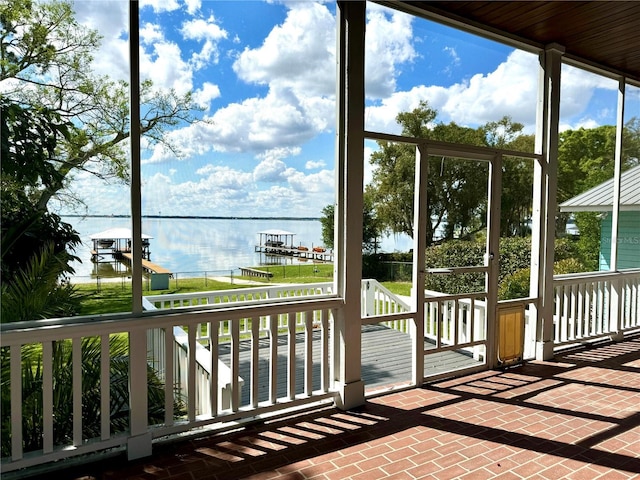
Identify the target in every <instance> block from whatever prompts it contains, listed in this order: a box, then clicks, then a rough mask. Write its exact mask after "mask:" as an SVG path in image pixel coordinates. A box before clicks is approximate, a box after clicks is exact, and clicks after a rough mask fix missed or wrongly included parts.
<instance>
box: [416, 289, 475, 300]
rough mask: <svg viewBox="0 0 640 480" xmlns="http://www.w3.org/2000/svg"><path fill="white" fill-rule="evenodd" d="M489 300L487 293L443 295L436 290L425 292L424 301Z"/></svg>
mask: <svg viewBox="0 0 640 480" xmlns="http://www.w3.org/2000/svg"><path fill="white" fill-rule="evenodd" d="M486 298H487V293H486V292H471V293H455V294H454V293H442V292H436V291H435V290H425V291H424V299H425V301H427V302H432V301H434V300H438V301H443V300H471V299H473V300H485V299H486Z"/></svg>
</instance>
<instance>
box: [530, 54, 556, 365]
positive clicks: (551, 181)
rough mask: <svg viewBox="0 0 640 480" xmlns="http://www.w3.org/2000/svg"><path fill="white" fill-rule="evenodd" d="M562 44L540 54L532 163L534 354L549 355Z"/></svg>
mask: <svg viewBox="0 0 640 480" xmlns="http://www.w3.org/2000/svg"><path fill="white" fill-rule="evenodd" d="M563 54H564V47H562V46H560V45H557V44H551V45H549V46H548V47H547V48H546V49H545V51H544V52H542V53H541V55H540V68H541V71H540V78H539V81H538V115H537V131H536V153H541V154H542V159H541V160H540V162H536V165H535V167H534V180H533V181H534V185H533V190H534V195H533V211H534V212H533V213H534V214H533V231H532V247H531V248H532V251H531V288H530V290H531V296H532V297H537V298H538V299H539V301H538V308H537V309H535V310H536V313H537V329H536V358H537V359H539V360H548V359H550V358H553V311H554V291H553V262H554V246H555V228H556V226H555V217H556V209H557V188H558V136H559V132H558V123H559V119H560V77H561V71H562V55H563Z"/></svg>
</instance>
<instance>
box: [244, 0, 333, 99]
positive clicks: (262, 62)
mask: <svg viewBox="0 0 640 480" xmlns="http://www.w3.org/2000/svg"><path fill="white" fill-rule="evenodd" d="M287 7H289V8H290V10H289V11H288V12H287V17H286V19H285V21H284V22H283V23H282V24H281V25H276V26H275V27H274V28H273V29H272V30H271V32H270V33H269V35H268V36H267V37H266V38H265V40H264V42H263V43H262V45H261V46H260V47H258V48H256V49H249V48H245V50H244V51H243V52H242V53H241V54H240V55H239V57H238V59H237V60H236V62H235V63H234V65H233V69H234V71H235V72H236V73H237V75H238V77H239V78H240V79H241V80H243V81H245V82H248V83H256V84H262V85H267V84H268V85H271V86H272V87H278V88H279V89H281V90H290V91H292V92H294V94H295V95H297V96H305V97H308V96H332V95H334V93H335V19H334V17H333V15H332V14H331V13H330V12H329V10H328V9H327V7H326V6H324V5H320V4H317V3H307V2H299V3H297V2H294V3H289V4H287Z"/></svg>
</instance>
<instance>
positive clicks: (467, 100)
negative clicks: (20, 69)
mask: <svg viewBox="0 0 640 480" xmlns="http://www.w3.org/2000/svg"><path fill="white" fill-rule="evenodd" d="M127 8H128V3H127V2H124V1H121V0H111V1H98V0H91V1H89V0H84V1H77V2H76V3H75V10H76V12H77V16H78V20H79V21H80V22H81V23H83V24H86V25H87V26H89V27H91V28H95V29H97V30H98V31H99V32H100V33H101V35H102V36H103V45H102V49H101V51H100V52H99V54H98V55H96V60H95V62H94V65H95V70H96V72H98V73H103V74H108V75H110V76H112V77H115V78H126V77H127V74H128V73H127V72H128V57H127V31H126V28H127V15H128V13H127ZM335 10H336V7H335V5H334V3H332V2H327V3H319V2H311V1H292V2H278V1H272V2H254V1H231V2H225V1H201V0H187V1H185V2H183V1H180V0H155V1H143V2H141V3H140V14H141V19H140V25H141V75H142V77H143V78H152V79H153V81H154V84H155V85H156V86H157V87H158V88H174V89H176V90H177V91H178V92H186V91H193V92H194V95H195V98H196V99H197V101H198V103H199V104H200V105H201V106H202V108H203V109H204V111H203V112H202V117H203V118H205V119H207V120H208V122H207V123H200V124H195V125H180V126H178V127H177V128H175V129H174V130H173V131H171V132H170V133H169V137H170V138H171V140H172V143H173V144H174V145H175V146H177V147H178V148H179V149H180V150H181V151H182V152H183V155H182V157H181V158H179V159H177V158H175V156H174V155H172V154H171V153H170V152H168V151H166V150H163V149H161V148H155V149H145V150H144V151H143V171H142V174H143V214H158V213H161V214H163V215H220V216H247V215H251V216H282V215H286V216H294V217H296V216H299V217H317V216H319V215H320V213H321V210H322V208H323V207H324V206H325V205H327V204H330V203H332V202H333V199H334V189H335V180H334V169H333V167H334V143H335V134H334V125H335V61H336V59H335ZM367 22H368V25H367V56H366V59H367V62H366V63H367V65H366V71H367V74H366V75H367V78H366V93H367V104H368V108H367V112H366V127H367V129H369V130H378V131H384V132H390V133H398V128H397V125H396V124H395V116H396V115H397V114H398V113H399V112H401V111H405V110H409V109H412V108H415V107H416V106H417V105H418V102H419V101H421V100H427V101H428V102H429V103H430V104H431V105H432V106H433V107H434V108H436V109H437V110H438V112H439V116H438V119H439V120H440V121H443V122H446V123H448V122H450V121H455V122H456V123H458V124H460V125H467V126H471V127H477V126H479V125H482V124H484V123H486V122H488V121H494V120H499V119H500V118H502V117H503V116H504V115H510V116H511V117H512V118H513V119H514V120H516V121H519V122H522V123H523V124H524V125H525V130H526V131H527V132H533V128H534V122H535V101H536V92H537V86H536V80H537V72H536V57H535V56H534V55H532V54H530V53H527V52H522V51H516V50H514V49H513V48H510V47H507V46H505V45H501V44H498V43H495V42H492V41H489V40H486V39H482V38H479V37H476V36H473V35H470V34H466V33H462V32H459V31H456V30H453V29H450V28H447V27H444V26H442V25H438V24H436V23H433V22H428V21H425V20H421V19H416V18H412V17H410V16H408V15H404V14H401V13H397V12H393V11H391V10H388V9H385V8H382V7H379V6H376V5H373V4H370V5H369V7H368V11H367ZM565 73H566V75H565V76H564V78H563V98H565V99H566V101H565V103H563V107H562V112H561V114H562V118H561V123H562V128H564V129H566V128H578V127H581V126H586V127H591V126H597V125H602V124H613V123H614V121H615V105H616V91H615V89H616V84H615V82H613V81H611V80H607V79H604V78H602V77H597V76H595V75H592V74H588V73H586V72H583V71H579V70H577V69H572V68H567V69H566V72H565ZM374 147H375V144H368V145H367V148H366V149H365V155H369V154H370V152H371V150H372V149H373V148H374ZM370 174H371V172H370V171H369V167H368V168H367V173H366V175H367V178H369V177H370ZM72 189H73V190H74V192H75V193H76V194H77V195H79V196H80V197H81V198H84V200H85V202H86V204H87V206H88V210H87V211H88V213H90V214H127V213H129V193H128V189H127V188H126V187H123V186H121V185H116V184H104V183H99V182H97V181H96V180H95V179H92V178H90V177H86V176H84V175H79V176H78V177H77V179H76V181H75V182H74V184H73V186H72ZM98 200H99V201H98ZM65 212H66V210H65ZM83 212H84V210H83Z"/></svg>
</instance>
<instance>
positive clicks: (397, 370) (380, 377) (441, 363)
mask: <svg viewBox="0 0 640 480" xmlns="http://www.w3.org/2000/svg"><path fill="white" fill-rule="evenodd" d="M425 348H434V346H433V345H432V344H430V343H429V342H425ZM303 351H304V336H303V335H302V334H297V335H296V357H297V359H298V360H296V382H295V383H296V389H295V391H296V394H302V393H303V392H304V364H303V361H302V358H303ZM259 352H260V353H259V366H258V368H259V379H260V384H259V385H258V401H260V402H262V401H266V400H268V399H269V383H268V381H269V339H267V338H265V339H262V340H261V341H260V349H259ZM320 354H321V351H320V331H319V330H317V331H314V332H313V372H312V377H313V389H314V390H319V389H320ZM250 355H251V342H250V341H243V342H241V343H240V376H241V377H242V378H243V379H244V381H245V384H244V387H243V389H242V397H241V402H240V404H241V405H249V404H250V391H251V389H250V385H249V381H250V378H251V377H250V371H251V370H250V369H251V359H250ZM361 358H362V379H363V380H364V382H365V388H366V390H367V391H374V390H380V389H382V388H384V387H388V386H393V385H399V384H407V383H409V382H410V379H411V339H410V337H409V335H408V334H405V333H402V332H399V331H396V330H392V329H390V328H387V327H385V326H383V325H365V326H363V327H362V357H361ZM220 359H221V360H222V361H223V362H224V363H226V364H227V365H229V364H230V346H229V345H227V344H225V345H220ZM277 362H278V366H277V385H278V387H277V392H278V393H277V395H278V397H279V398H280V397H285V396H286V395H287V339H286V335H281V336H279V338H278V360H277ZM476 364H478V362H477V361H475V360H474V359H473V358H472V357H470V356H469V355H466V354H462V353H457V352H453V351H451V352H442V353H438V354H433V355H427V356H426V358H425V372H428V373H429V374H437V373H441V372H445V371H450V370H455V369H459V368H464V367H470V366H473V365H476Z"/></svg>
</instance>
